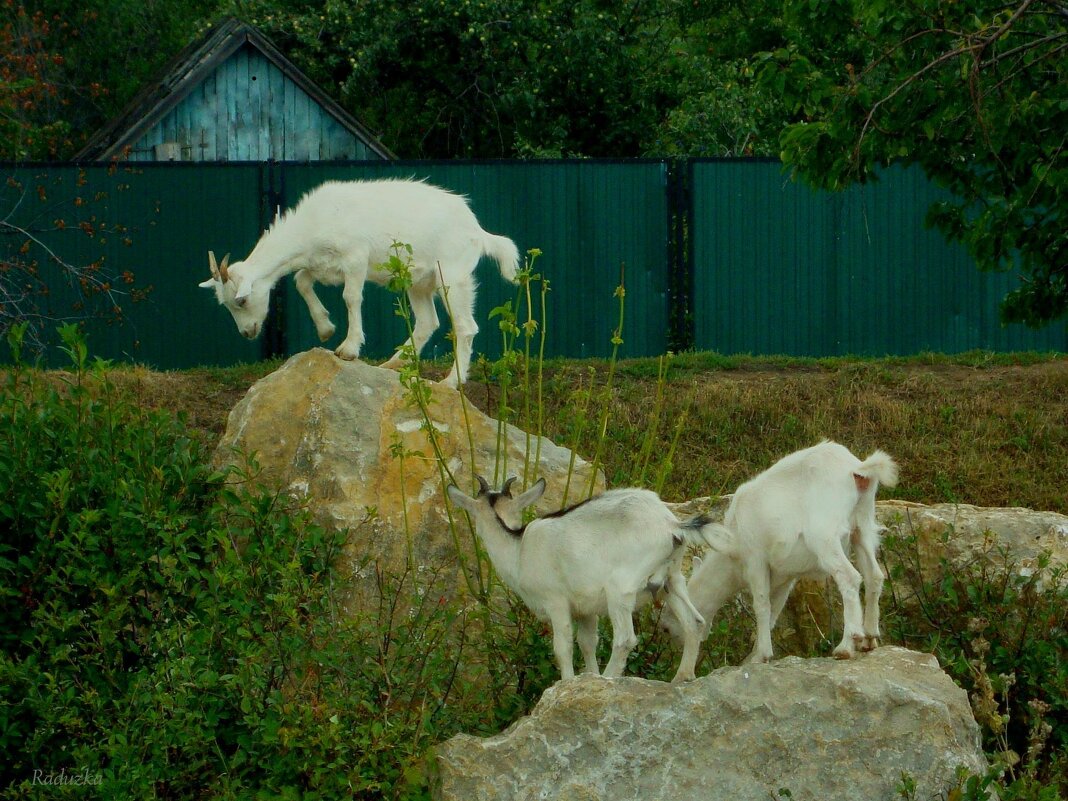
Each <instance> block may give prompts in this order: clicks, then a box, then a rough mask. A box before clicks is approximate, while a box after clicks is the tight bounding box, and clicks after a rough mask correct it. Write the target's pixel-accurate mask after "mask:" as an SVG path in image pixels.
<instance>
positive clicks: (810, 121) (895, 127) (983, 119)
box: [761, 0, 1068, 327]
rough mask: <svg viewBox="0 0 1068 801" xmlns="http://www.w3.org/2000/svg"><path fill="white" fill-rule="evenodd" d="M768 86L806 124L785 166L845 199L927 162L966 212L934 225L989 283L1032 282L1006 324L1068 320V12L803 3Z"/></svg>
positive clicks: (986, 1)
mask: <svg viewBox="0 0 1068 801" xmlns="http://www.w3.org/2000/svg"><path fill="white" fill-rule="evenodd" d="M784 33H785V39H786V43H785V45H784V46H783V47H781V48H778V49H776V50H774V51H772V52H771V53H769V54H768V55H767V57H766V60H765V64H764V67H763V69H762V73H761V79H762V84H763V85H764V86H765V87H766V88H768V89H769V90H771V91H773V92H775V93H777V94H779V95H780V96H781V97H782V98H783V99H784V101H785V103H786V105H787V110H788V111H789V112H790V113H792V114H795V115H797V117H798V119H799V121H798V122H795V123H794V124H792V125H790V126H789V127H787V129H786V130H785V132H784V134H783V136H782V158H783V161H784V162H785V163H787V164H788V165H791V166H792V167H794V168H795V169H796V170H797V172H799V173H800V174H801V175H802V176H803V177H804V178H805V179H807V180H808V181H810V182H812V183H814V184H816V185H818V186H822V187H828V188H840V187H843V186H845V185H847V184H849V183H851V182H854V181H864V180H868V179H870V178H873V177H877V173H878V169H879V168H880V167H884V166H886V165H889V164H891V163H903V164H916V165H919V166H920V167H922V168H923V170H924V171H925V172H926V174H927V175H928V176H929V177H931V178H932V179H934V180H935V181H937V182H938V183H940V184H941V185H943V186H945V187H947V188H948V189H949V190H951V191H952V193H953V194H954V195H955V196H956V198H957V199H956V200H955V201H950V202H944V203H941V204H938V205H937V206H936V207H934V208H932V209H931V212H930V214H929V221H930V222H931V223H933V224H934V225H936V226H937V227H938V228H939V229H940V230H941V231H942V232H943V233H944V234H945V235H946V236H948V237H949V238H950V239H952V240H957V241H960V242H962V243H964V244H965V245H966V246H967V248H968V249H969V251H970V252H971V254H972V255H973V257H974V258H975V259H976V262H977V263H978V265H979V266H980V267H981V268H982V269H986V270H1011V269H1019V270H1020V272H1021V276H1022V278H1021V283H1020V285H1019V287H1018V288H1017V289H1016V290H1014V291H1013V292H1012V293H1011V294H1010V295H1009V296H1008V297H1007V298H1006V300H1005V302H1004V304H1003V306H1002V317H1003V319H1004V320H1005V321H1006V322H1024V323H1027V324H1029V325H1032V326H1036V327H1037V326H1040V325H1042V324H1045V323H1047V322H1049V321H1051V320H1054V319H1057V318H1059V317H1063V316H1064V315H1065V313H1066V312H1068V215H1066V208H1065V207H1066V202H1068V197H1066V195H1068V159H1066V156H1065V144H1066V137H1068V58H1066V57H1065V56H1066V53H1068V6H1066V5H1065V4H1064V3H1063V2H1060V1H1059V0H1015V1H1014V2H1011V3H1005V2H1002V0H962V1H960V2H952V3H945V2H908V3H893V2H889V1H888V0H829V1H828V2H820V3H815V2H808V0H794V1H793V2H790V3H788V4H787V6H786V10H785V29H784Z"/></svg>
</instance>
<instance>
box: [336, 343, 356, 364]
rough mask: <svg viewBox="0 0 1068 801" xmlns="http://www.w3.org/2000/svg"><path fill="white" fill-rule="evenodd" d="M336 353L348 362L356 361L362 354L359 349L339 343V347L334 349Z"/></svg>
mask: <svg viewBox="0 0 1068 801" xmlns="http://www.w3.org/2000/svg"><path fill="white" fill-rule="evenodd" d="M334 354H335V355H336V356H337V357H338V358H339V359H344V360H345V361H347V362H352V361H356V359H357V358H358V357H359V355H360V352H359V351H358V350H353V349H352V348H346V347H345V346H344V345H338V346H337V348H336V349H335V350H334Z"/></svg>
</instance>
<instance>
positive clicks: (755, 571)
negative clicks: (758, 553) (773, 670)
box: [745, 561, 772, 663]
mask: <svg viewBox="0 0 1068 801" xmlns="http://www.w3.org/2000/svg"><path fill="white" fill-rule="evenodd" d="M745 576H746V581H747V582H748V584H749V592H750V594H751V595H752V596H753V617H754V618H756V641H755V642H754V643H753V650H752V652H751V653H750V654H749V656H748V657H747V658H746V660H745V661H746V662H754V663H759V662H770V661H771V656H772V649H771V576H770V575H769V574H768V566H767V565H766V564H765V563H764V562H763V561H758V562H755V563H753V564H749V565H746V571H745Z"/></svg>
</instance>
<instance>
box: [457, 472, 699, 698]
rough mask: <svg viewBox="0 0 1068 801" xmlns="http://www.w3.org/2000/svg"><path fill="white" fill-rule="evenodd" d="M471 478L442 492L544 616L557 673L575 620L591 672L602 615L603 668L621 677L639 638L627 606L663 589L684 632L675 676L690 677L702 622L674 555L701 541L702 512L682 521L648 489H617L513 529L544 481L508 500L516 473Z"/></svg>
mask: <svg viewBox="0 0 1068 801" xmlns="http://www.w3.org/2000/svg"><path fill="white" fill-rule="evenodd" d="M476 479H477V480H478V484H479V491H478V493H477V494H476V496H475V497H473V498H472V497H469V496H468V495H465V494H464V493H463V492H461V491H460V490H459V489H458V488H457V487H455V486H450V487H449V489H448V494H449V498H450V499H451V500H452V502H453V503H454V504H455V505H456V506H458V507H460V508H462V509H465V510H466V511H467V512H468V513H469V514H470V515H471V517H472V518H473V519H474V523H475V530H476V531H477V532H478V535H479V537H480V538H481V540H482V542H483V543H484V544H485V546H486V551H487V553H488V554H489V557H490V561H492V562H493V566H494V568H495V569H496V571H497V574H498V575H499V576H500V577H501V580H502V581H504V583H505V584H506V585H508V586H509V587H510V588H511V589H512V590H513V591H515V592H516V593H517V594H518V595H519V597H520V598H522V599H523V602H524V603H525V604H526V605H527V606H528V607H529V608H530V610H531V611H532V612H533V613H534V614H535V615H537V616H538V617H539V618H540V619H542V620H548V621H549V622H550V623H551V624H552V631H553V653H554V654H555V657H556V663H557V665H558V666H559V668H560V675H561V677H563V678H565V679H569V678H573V677H574V675H575V669H574V665H573V662H572V654H573V636H574V635H573V634H572V621H573V620H574V621H575V622H576V623H577V628H578V643H579V650H580V651H581V652H582V657H583V660H584V662H585V671H586V672H587V673H598V672H599V666H598V664H597V619H598V617H599V616H600V615H604V614H607V615H608V617H609V618H610V619H611V621H612V656H611V659H610V660H609V662H608V665H607V666H606V667H605V671H604V675H605V676H607V677H612V678H614V677H618V676H621V675H623V669H624V667H625V666H626V662H627V657H628V656H629V655H630V652H631V651H632V650H633V649H634V646H635V645H637V643H638V640H637V637H635V635H634V621H633V619H632V616H633V613H634V610H635V607H636V606H637V605H638V603H639V601H640V600H648V599H649V598H651V597H652V596H653V595H655V594H656V593H657V592H658V591H659V590H660V589H663V590H665V593H666V596H667V603H668V607H669V608H670V609H671V610H672V611H673V613H674V619H675V620H676V621H677V622H678V625H677V628H678V631H679V632H680V634H681V637H682V640H683V652H682V659H681V661H680V663H679V668H678V671H677V672H676V674H675V678H674V681H676V682H678V681H689V680H691V679H693V677H694V667H695V665H696V663H697V652H698V650H699V648H700V639H699V632H700V630H701V628H702V627H703V626H704V620H703V619H702V618H701V616H700V614H698V612H697V610H696V609H695V608H694V606H693V604H692V603H691V602H690V599H689V597H688V595H687V593H686V580H685V578H683V575H682V570H681V563H682V558H683V555H684V554H685V551H686V546H687V544H700V545H705V544H706V543H705V541H704V538H703V536H702V534H701V527H702V526H703V525H704V524H706V523H707V522H708V518H706V517H704V516H703V515H702V516H699V517H695V518H692V519H691V520H688V521H686V522H684V523H680V522H679V521H678V520H677V519H676V518H675V516H674V515H673V514H672V513H671V511H670V510H669V509H668V508H667V506H665V505H664V502H663V501H661V500H660V498H659V496H657V494H656V493H655V492H650V491H649V490H642V489H617V490H610V491H608V492H605V493H603V494H602V495H598V496H596V497H593V498H590V499H589V500H587V501H583V502H581V503H579V504H576V505H574V506H572V507H570V508H568V509H563V510H561V511H559V512H554V513H552V514H548V515H545V516H543V517H540V518H538V519H536V520H533V521H531V522H530V523H528V524H527V525H525V526H519V527H515V526H512V525H510V524H509V522H508V521H510V520H511V521H517V520H519V519H520V513H521V512H522V510H523V509H524V508H526V507H527V506H530V505H531V504H533V503H534V502H535V501H537V500H538V499H539V498H540V497H541V496H542V493H544V492H545V479H540V480H539V481H538V482H537V483H536V484H534V485H533V486H532V487H531V488H530V489H528V490H527V491H526V492H524V493H522V494H521V495H519V496H517V497H514V498H513V497H512V493H511V487H512V483H513V482H514V481H515V478H509V479H508V480H507V481H506V482H505V484H504V487H503V488H502V489H501V490H500V491H493V490H491V489H490V487H489V485H488V484H487V483H486V480H485V479H483V478H482V477H481V476H476Z"/></svg>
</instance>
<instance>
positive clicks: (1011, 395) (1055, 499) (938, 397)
mask: <svg viewBox="0 0 1068 801" xmlns="http://www.w3.org/2000/svg"><path fill="white" fill-rule="evenodd" d="M276 367H277V363H264V364H256V365H248V366H243V367H235V368H228V369H214V368H212V369H198V370H188V371H182V372H175V373H153V372H150V371H147V370H143V369H117V370H116V371H115V372H114V375H115V377H116V380H117V382H118V383H120V384H124V385H126V386H128V387H130V388H131V389H133V391H135V392H136V393H137V394H138V396H139V397H140V398H141V399H142V401H143V402H144V403H146V404H148V405H151V406H155V407H159V408H164V409H169V410H173V411H175V412H183V413H185V415H186V416H187V419H188V421H189V422H190V424H191V425H192V426H193V427H194V428H195V429H197V430H199V431H201V432H203V434H204V436H205V437H207V438H209V439H215V438H217V437H218V436H219V435H220V434H221V433H222V431H223V430H224V428H225V425H226V416H227V414H228V412H229V410H230V409H231V408H232V407H233V405H234V404H235V403H236V402H237V401H238V400H239V399H240V397H241V396H242V395H243V394H244V392H245V391H246V390H247V389H248V387H249V386H250V385H251V384H252V383H253V382H254V381H255V380H256V379H258V378H259V377H262V376H263V375H266V374H267V373H268V372H270V371H271V370H273V369H274V368H276ZM443 372H444V368H442V367H439V366H434V365H430V366H428V368H427V373H428V375H430V376H431V377H440V375H439V374H441V373H443ZM476 372H477V371H476ZM605 372H606V365H605V364H604V363H603V362H596V361H590V362H578V361H562V362H553V363H550V364H549V365H548V366H547V368H546V373H545V382H544V396H545V407H546V408H545V412H546V413H545V421H546V424H545V427H546V430H545V433H546V434H547V435H548V436H549V437H550V438H552V439H554V440H556V441H557V442H560V443H561V444H567V445H570V444H572V442H573V441H574V436H575V428H576V425H575V424H576V419H577V410H578V408H579V404H578V401H577V399H576V390H577V389H579V388H588V387H589V386H590V385H591V380H592V385H593V394H592V402H591V404H590V415H591V417H598V418H599V416H600V414H601V412H602V411H603V408H604V406H603V404H604V403H606V402H607V403H609V404H610V409H609V426H608V434H607V439H606V442H605V446H604V457H603V458H604V463H605V467H606V473H607V475H608V478H609V484H610V485H619V484H624V483H629V482H630V481H632V480H633V479H634V477H635V475H636V473H635V456H636V455H637V454H638V453H639V452H640V450H641V447H642V443H643V441H644V439H645V437H646V432H647V430H648V429H649V427H650V421H651V420H652V419H653V418H652V409H653V406H654V399H655V397H656V392H657V378H656V374H657V363H656V360H636V361H628V362H622V363H621V364H620V365H619V367H618V369H617V373H616V377H615V388H614V391H613V393H612V395H611V397H610V398H609V399H606V398H605V397H604V395H603V392H601V388H603V384H604V379H605ZM591 375H592V379H591ZM663 389H664V393H663V394H664V406H663V409H662V411H661V414H660V422H659V426H658V427H659V431H658V433H657V438H656V440H655V447H654V448H653V453H652V457H651V462H652V466H653V467H659V466H660V460H662V459H663V456H664V454H666V453H667V451H668V446H669V444H670V441H671V439H672V436H673V431H674V426H675V425H676V424H677V423H678V421H679V420H680V419H682V418H683V417H684V416H685V419H684V423H683V425H682V426H681V433H680V436H679V442H678V447H677V452H676V454H675V458H674V463H673V469H672V470H671V472H670V473H669V475H668V477H667V480H666V483H665V484H664V486H663V489H662V493H663V495H664V497H665V498H667V499H669V500H676V501H677V500H685V499H687V498H692V497H695V496H699V495H713V494H721V493H726V492H730V491H732V490H733V489H734V488H735V487H737V485H738V484H740V483H741V482H742V481H744V480H746V479H747V478H749V477H751V476H752V475H754V474H755V473H757V472H759V471H760V470H763V469H764V468H766V467H767V466H769V465H770V464H771V463H772V462H774V461H775V460H776V459H778V458H779V457H780V456H782V455H784V454H786V453H788V452H790V451H792V450H796V449H797V448H801V447H806V446H808V445H811V444H814V443H815V442H817V441H818V440H820V439H822V438H825V437H826V438H831V439H836V440H838V441H840V442H842V443H843V444H846V445H847V446H849V447H850V448H851V449H852V450H854V451H855V452H856V453H857V454H858V455H861V456H862V457H863V456H864V455H866V453H867V452H869V451H871V450H873V449H874V448H876V447H878V448H883V449H885V450H887V451H888V452H890V453H891V454H893V455H894V456H895V457H896V458H897V459H898V460H899V461H900V462H901V465H902V468H903V472H902V481H901V484H900V486H899V487H898V489H897V490H895V491H892V492H888V491H885V490H884V493H885V494H884V496H883V497H898V498H903V499H907V500H914V501H920V502H926V503H937V502H945V501H955V502H962V503H973V504H977V505H980V506H1027V507H1031V508H1035V509H1047V510H1054V511H1059V512H1062V513H1068V357H1064V356H1059V357H1058V356H1050V357H1039V356H1033V355H1026V356H1017V357H997V358H995V357H990V356H982V355H980V356H976V355H974V354H973V355H970V356H967V357H958V358H956V359H953V358H943V357H927V358H916V359H908V360H902V359H887V360H865V361H849V360H833V361H819V362H817V361H802V360H794V361H783V360H775V359H736V360H726V359H723V358H722V357H716V356H713V355H708V354H690V355H684V356H680V357H678V358H677V359H675V360H674V362H673V363H672V367H671V369H670V371H669V372H668V375H667V378H666V380H665V382H664V387H663ZM468 394H469V395H470V396H471V398H472V399H473V400H474V402H475V403H476V405H478V406H480V407H481V408H483V409H484V410H486V411H491V413H492V410H493V409H495V408H496V403H497V396H496V390H495V388H494V387H492V386H490V385H487V383H486V382H483V381H479V380H477V375H476V374H475V373H473V375H472V382H471V383H470V384H469V386H468ZM512 405H513V406H514V407H516V408H521V406H520V404H519V403H518V402H513V404H512ZM593 428H595V426H593V425H591V426H589V427H588V429H587V431H586V433H585V436H584V437H583V439H582V441H581V444H580V448H579V450H580V453H584V454H588V453H590V452H591V451H592V442H591V436H592V430H593ZM647 475H648V474H647ZM646 483H652V481H651V480H647V481H646Z"/></svg>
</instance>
